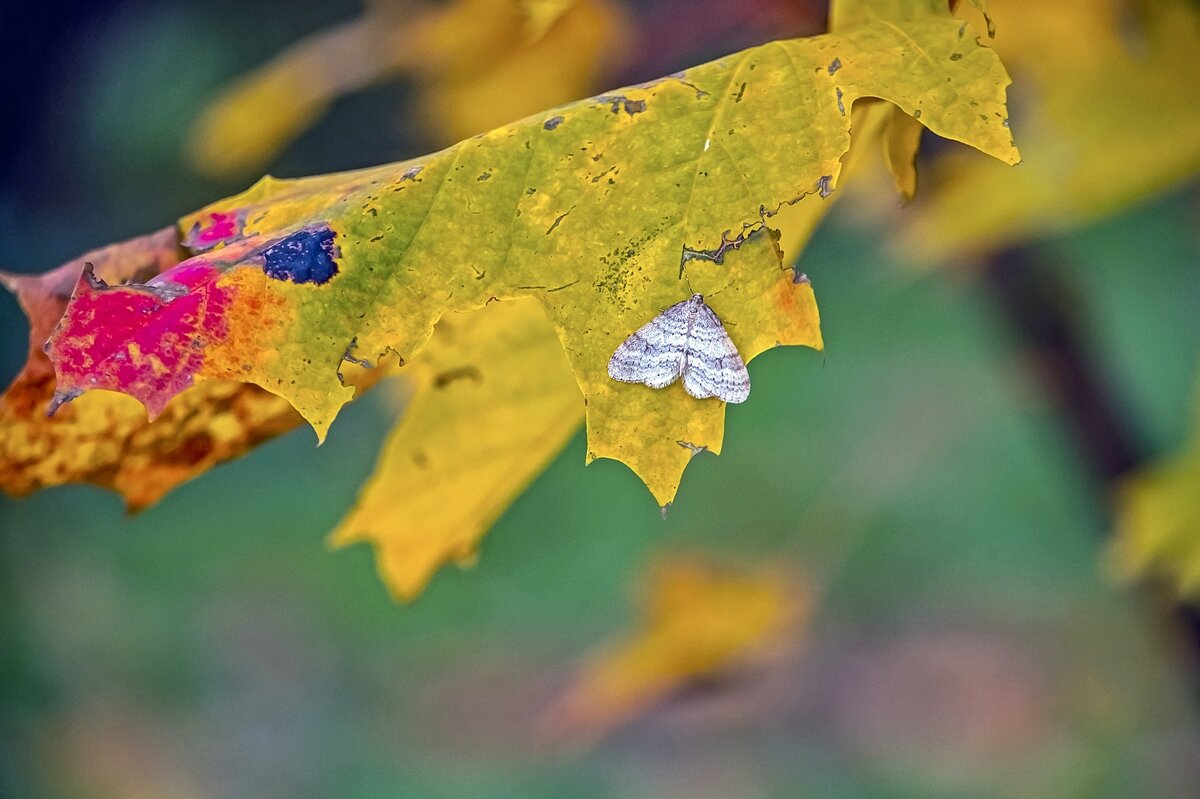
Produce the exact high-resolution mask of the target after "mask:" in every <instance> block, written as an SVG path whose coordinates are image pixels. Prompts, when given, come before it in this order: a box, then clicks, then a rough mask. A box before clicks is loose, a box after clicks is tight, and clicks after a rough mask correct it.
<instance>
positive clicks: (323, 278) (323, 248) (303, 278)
mask: <svg viewBox="0 0 1200 799" xmlns="http://www.w3.org/2000/svg"><path fill="white" fill-rule="evenodd" d="M336 235H337V234H336V233H334V232H333V230H331V229H330V228H328V227H326V226H322V227H318V228H308V229H305V230H300V231H297V232H296V233H293V234H291V235H290V236H288V237H286V238H283V239H280V240H279V241H277V242H275V243H274V244H272V245H271V246H270V247H267V248H266V249H265V250H263V251H262V258H263V271H264V272H266V273H267V277H271V278H274V279H275V280H290V281H291V282H293V283H325V282H327V281H328V280H329V278H331V277H333V276H334V275H336V274H337V271H338V268H337V263H336V262H335V261H334V260H333V259H334V256H335V253H336V248H335V246H334V243H333V239H334V237H335V236H336Z"/></svg>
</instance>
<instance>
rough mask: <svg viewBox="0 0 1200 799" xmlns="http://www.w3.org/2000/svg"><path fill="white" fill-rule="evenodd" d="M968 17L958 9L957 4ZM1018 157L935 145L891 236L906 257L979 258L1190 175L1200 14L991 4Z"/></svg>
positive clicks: (1196, 149)
mask: <svg viewBox="0 0 1200 799" xmlns="http://www.w3.org/2000/svg"><path fill="white" fill-rule="evenodd" d="M960 8H962V10H963V12H964V14H966V15H967V16H969V15H970V14H969V9H968V7H967V6H965V5H963V6H960ZM991 13H992V14H993V16H994V17H995V19H996V22H997V27H998V32H997V36H996V39H995V42H994V45H993V46H994V47H995V48H996V51H997V52H998V53H999V54H1000V55H1001V57H1002V58H1003V59H1004V63H1005V64H1006V65H1007V66H1008V67H1009V69H1010V71H1011V72H1012V74H1013V78H1014V81H1015V88H1014V92H1013V97H1012V105H1013V108H1012V116H1013V118H1014V119H1015V120H1016V124H1017V125H1018V126H1019V127H1020V130H1021V152H1022V155H1023V157H1024V158H1023V161H1022V163H1021V164H1020V166H1019V167H1018V168H1017V169H996V168H994V166H993V164H991V163H988V161H987V159H981V158H972V157H971V156H970V155H969V154H965V153H963V152H947V153H944V154H943V155H942V156H941V157H940V158H939V159H938V160H937V161H936V162H935V163H934V167H933V169H932V171H931V174H930V177H931V182H930V183H929V184H928V186H926V188H925V190H923V191H922V193H921V198H920V199H919V200H918V202H917V203H916V204H915V206H914V210H915V211H916V214H915V218H912V216H911V215H910V216H908V217H906V219H905V225H904V226H903V227H902V229H901V230H900V231H899V234H898V237H897V246H898V249H899V250H900V251H902V252H904V253H905V254H906V255H908V256H909V257H915V258H918V259H921V260H931V261H945V260H952V259H960V258H963V257H967V256H972V255H980V254H985V253H987V252H989V251H992V250H995V249H997V248H1002V247H1006V246H1011V245H1017V244H1021V243H1023V242H1025V241H1028V240H1030V239H1032V238H1035V237H1037V236H1041V235H1045V234H1047V233H1053V232H1056V231H1062V230H1067V229H1070V228H1073V227H1077V226H1079V225H1083V224H1086V223H1088V222H1090V221H1092V220H1094V219H1097V218H1099V217H1101V216H1103V215H1105V214H1108V213H1112V212H1114V211H1116V210H1119V209H1121V208H1124V207H1127V206H1129V205H1131V204H1133V203H1136V202H1138V201H1139V200H1141V199H1143V198H1145V197H1148V196H1151V195H1153V194H1155V193H1158V192H1161V191H1164V190H1167V189H1169V188H1170V187H1171V186H1174V185H1177V184H1179V183H1182V182H1184V181H1187V180H1191V179H1194V178H1195V176H1196V174H1197V171H1198V170H1200V69H1198V68H1197V65H1196V57H1197V55H1196V54H1197V53H1198V52H1200V11H1198V10H1197V7H1196V5H1195V4H1194V3H1191V2H1187V0H1156V1H1155V2H1147V3H1142V4H1135V3H1131V2H1106V1H1105V0H1062V1H1061V2H1054V3H1046V2H1040V0H995V1H994V2H993V3H992V4H991Z"/></svg>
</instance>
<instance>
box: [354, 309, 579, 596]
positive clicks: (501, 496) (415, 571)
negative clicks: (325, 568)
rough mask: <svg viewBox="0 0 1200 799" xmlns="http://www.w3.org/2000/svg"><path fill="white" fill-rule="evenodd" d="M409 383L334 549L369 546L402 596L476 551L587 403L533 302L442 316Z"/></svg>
mask: <svg viewBox="0 0 1200 799" xmlns="http://www.w3.org/2000/svg"><path fill="white" fill-rule="evenodd" d="M404 376H405V379H404V384H405V388H406V390H410V391H411V392H412V395H413V396H412V400H411V402H410V403H409V404H408V407H407V408H406V409H405V411H404V415H403V417H402V418H401V420H400V422H399V424H398V425H397V426H396V428H395V429H394V430H393V431H392V432H391V434H390V435H389V436H388V439H387V442H386V443H385V444H384V447H383V451H382V453H381V454H380V456H379V462H378V464H376V467H375V473H374V474H373V475H372V476H371V478H370V480H369V481H368V482H367V484H366V486H365V487H364V488H363V490H362V492H361V493H360V495H359V498H358V501H357V503H356V504H355V507H354V509H353V510H352V511H351V512H350V513H349V515H348V516H347V517H346V518H345V519H344V520H343V521H342V523H341V524H340V525H339V527H338V529H337V530H336V531H335V532H334V533H333V535H332V536H331V543H333V544H334V545H336V546H342V545H345V544H350V543H354V542H356V541H369V542H371V543H372V544H373V545H374V546H375V551H376V564H377V566H378V569H379V573H380V574H381V575H382V577H383V579H384V582H385V583H387V585H388V587H389V588H390V589H391V591H392V593H393V595H394V596H396V597H397V598H398V599H404V600H407V599H412V598H413V597H415V596H416V595H417V594H419V593H420V592H421V591H422V590H423V589H424V587H425V585H426V583H428V582H429V579H430V577H431V576H432V575H433V573H434V572H435V571H436V570H437V569H438V568H440V567H441V566H442V565H443V564H445V563H447V562H450V561H459V562H460V563H461V562H464V561H467V560H469V559H470V558H471V557H472V556H473V554H474V552H475V548H476V546H477V545H478V543H479V540H480V539H481V538H482V537H483V535H484V534H485V533H486V532H487V531H488V528H489V527H491V525H492V523H493V522H494V521H495V520H496V518H497V517H498V516H499V515H500V514H501V513H502V512H503V511H504V509H505V508H506V507H507V506H508V505H509V504H510V503H511V502H512V500H513V499H514V498H515V497H516V496H518V495H519V494H520V493H521V492H522V491H523V490H524V489H525V487H526V486H527V485H528V484H529V483H530V482H532V481H533V478H534V477H536V476H537V475H538V474H539V473H540V472H541V471H542V470H543V469H544V468H545V467H546V464H547V463H548V462H549V461H550V460H551V459H552V458H553V457H554V456H555V455H556V454H558V452H559V451H560V450H561V449H562V448H563V446H564V445H565V444H566V442H567V440H568V439H569V438H570V437H571V434H572V433H573V432H574V431H575V430H577V429H578V428H579V425H580V423H581V422H582V421H583V397H582V396H581V395H580V393H579V387H578V386H577V385H576V384H575V379H574V377H573V376H572V375H571V367H570V364H568V363H567V359H566V356H565V355H564V354H563V351H562V346H561V345H560V344H559V343H558V339H557V338H556V337H555V335H554V329H553V327H551V325H550V322H549V321H548V320H547V319H546V315H545V313H544V312H543V311H542V308H541V306H540V305H539V304H538V303H537V302H536V301H535V300H533V299H528V298H526V299H519V300H512V301H509V302H497V303H491V304H490V305H486V306H484V307H483V308H480V309H479V310H476V311H470V312H467V313H460V314H453V315H450V316H447V317H445V318H443V319H442V321H441V322H439V323H438V326H437V329H436V330H435V332H434V335H433V338H432V339H431V340H430V342H429V346H427V347H426V348H425V349H424V350H423V351H422V352H421V354H420V355H419V356H417V358H416V360H415V361H414V362H413V363H412V364H411V366H409V367H407V368H406V369H405V370H404Z"/></svg>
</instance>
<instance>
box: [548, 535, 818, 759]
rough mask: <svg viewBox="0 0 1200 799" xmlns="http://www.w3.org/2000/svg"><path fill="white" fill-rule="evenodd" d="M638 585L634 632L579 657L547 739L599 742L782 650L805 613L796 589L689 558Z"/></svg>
mask: <svg viewBox="0 0 1200 799" xmlns="http://www.w3.org/2000/svg"><path fill="white" fill-rule="evenodd" d="M647 582H648V585H647V588H646V596H645V599H644V601H643V603H642V604H643V607H642V617H643V618H642V622H641V625H640V629H638V630H636V631H634V632H632V633H630V634H628V635H627V636H625V637H623V638H621V639H619V640H617V641H614V642H613V643H611V644H609V645H607V646H604V647H602V648H600V649H598V650H597V651H595V652H594V653H593V654H592V655H590V656H589V657H588V658H587V660H586V662H585V663H584V664H583V665H582V667H581V668H580V669H579V671H578V673H577V674H576V676H575V677H574V679H573V680H572V683H571V686H570V687H569V688H568V689H567V691H566V693H565V694H564V695H563V696H562V697H561V698H560V699H559V700H558V701H557V702H556V703H555V704H554V705H553V706H552V707H551V708H550V710H549V711H548V713H547V714H546V719H545V724H546V727H547V729H548V730H549V731H550V732H551V733H552V734H553V735H555V736H557V735H560V734H563V733H567V734H570V735H572V736H576V737H583V738H592V737H596V736H599V735H602V734H604V733H606V732H608V731H610V730H612V729H613V728H615V727H617V726H619V725H621V724H623V723H625V722H627V721H628V720H630V719H631V718H633V717H635V716H636V715H638V714H639V713H642V712H645V711H646V710H648V709H650V708H652V707H653V706H654V705H656V704H657V703H659V702H661V701H662V700H664V699H666V698H668V697H670V696H671V695H672V694H674V693H676V692H677V691H679V690H681V689H683V688H686V687H687V686H688V685H689V684H692V683H694V682H695V681H697V680H700V679H705V678H711V677H715V676H718V675H721V674H725V673H728V672H730V671H733V670H736V669H738V668H739V667H743V666H745V665H747V664H750V663H753V662H755V661H756V660H762V659H765V658H767V657H768V656H770V655H771V654H772V653H776V652H781V651H784V650H785V649H786V648H788V647H791V646H794V644H795V643H796V642H797V641H798V639H799V638H800V636H802V634H803V627H804V626H805V625H806V624H807V621H808V615H809V613H810V610H811V595H810V592H809V589H808V588H807V587H806V586H805V585H804V584H802V583H799V582H796V581H794V580H793V581H789V580H787V579H785V578H784V577H783V576H782V575H780V574H778V573H776V572H773V571H769V570H767V571H762V572H757V573H752V572H745V573H742V572H737V571H732V570H729V569H723V568H719V567H716V566H713V565H712V564H710V563H707V562H705V561H704V560H703V559H701V558H697V557H680V556H676V557H674V558H671V559H664V560H663V562H662V563H660V564H659V566H658V567H657V568H656V569H655V570H654V571H653V572H652V573H651V575H650V577H649V580H648V581H647Z"/></svg>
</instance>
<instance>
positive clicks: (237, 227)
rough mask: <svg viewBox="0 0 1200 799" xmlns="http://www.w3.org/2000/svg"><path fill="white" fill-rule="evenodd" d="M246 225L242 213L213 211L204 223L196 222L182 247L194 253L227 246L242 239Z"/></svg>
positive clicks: (243, 213)
mask: <svg viewBox="0 0 1200 799" xmlns="http://www.w3.org/2000/svg"><path fill="white" fill-rule="evenodd" d="M245 224H246V215H245V212H244V211H234V212H224V211H214V212H213V213H210V214H209V215H208V220H207V221H206V222H203V223H202V222H200V221H197V222H196V223H195V224H193V225H192V229H191V230H189V231H188V234H187V238H186V239H184V242H183V244H184V246H185V247H187V248H189V249H191V250H194V251H196V252H202V251H204V250H211V249H212V248H213V247H216V246H217V245H218V244H228V243H229V242H231V241H236V240H238V239H240V238H241V237H242V228H243V227H244V226H245Z"/></svg>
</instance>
